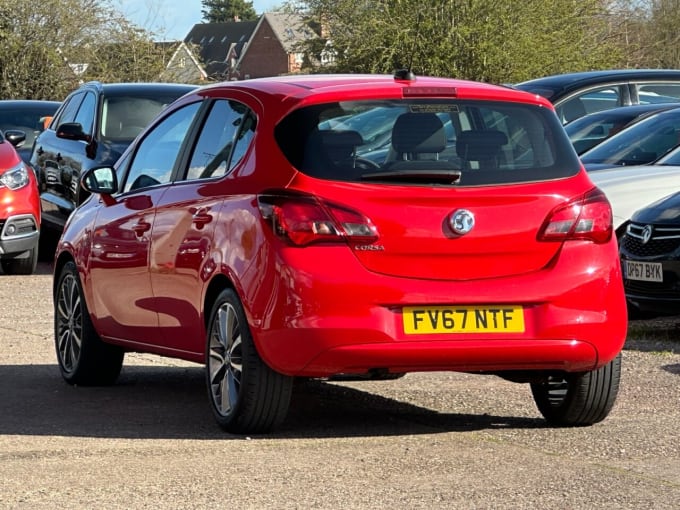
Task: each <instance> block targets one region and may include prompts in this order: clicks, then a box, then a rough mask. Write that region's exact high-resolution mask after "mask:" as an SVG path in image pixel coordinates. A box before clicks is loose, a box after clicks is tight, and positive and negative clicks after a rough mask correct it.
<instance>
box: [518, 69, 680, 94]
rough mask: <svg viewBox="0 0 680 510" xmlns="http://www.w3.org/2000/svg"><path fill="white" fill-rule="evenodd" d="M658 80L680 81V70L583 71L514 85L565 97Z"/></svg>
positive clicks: (522, 88)
mask: <svg viewBox="0 0 680 510" xmlns="http://www.w3.org/2000/svg"><path fill="white" fill-rule="evenodd" d="M631 79H635V80H658V79H673V80H678V81H680V70H677V69H608V70H603V71H583V72H577V73H565V74H555V75H552V76H544V77H542V78H535V79H532V80H528V81H524V82H521V83H517V84H515V85H514V87H515V88H518V89H520V90H530V91H536V90H537V89H545V90H550V91H552V94H550V95H549V96H548V95H546V97H554V96H557V95H560V96H561V95H563V94H565V93H568V92H570V91H572V90H575V89H579V88H582V87H587V86H589V85H596V84H598V83H607V82H617V81H626V80H631ZM544 95H545V94H544Z"/></svg>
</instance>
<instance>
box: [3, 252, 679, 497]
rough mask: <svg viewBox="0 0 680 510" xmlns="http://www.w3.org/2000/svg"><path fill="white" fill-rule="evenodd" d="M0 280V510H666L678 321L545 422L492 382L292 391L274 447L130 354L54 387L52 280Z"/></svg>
mask: <svg viewBox="0 0 680 510" xmlns="http://www.w3.org/2000/svg"><path fill="white" fill-rule="evenodd" d="M39 269H40V270H39V274H36V275H33V276H29V277H7V276H0V291H1V292H2V295H3V296H4V306H3V313H2V314H0V347H1V348H2V352H3V354H2V363H1V364H0V402H1V403H2V407H1V408H0V411H1V413H0V508H3V509H42V508H45V509H47V508H49V509H69V510H73V509H91V508H110V509H118V508H121V509H122V508H126V509H128V508H135V509H136V508H139V509H146V508H149V509H150V508H153V509H156V508H161V507H162V508H165V509H189V508H197V509H198V508H208V507H213V508H229V507H238V508H241V509H261V508H271V509H280V508H300V509H312V508H318V509H366V508H376V509H382V508H387V507H390V508H404V509H416V508H423V509H425V508H427V509H432V508H442V509H444V508H446V509H450V508H466V509H468V508H469V509H474V508H480V509H482V508H484V509H486V508H493V509H496V508H498V509H501V508H503V509H506V508H520V509H521V508H527V509H534V508H553V509H580V508H583V509H591V508H617V509H628V508H630V509H642V508H644V509H647V508H655V509H666V508H667V509H672V508H677V507H678V501H680V448H679V447H678V432H677V429H678V423H680V384H678V383H679V382H680V340H677V339H678V338H679V335H678V330H679V327H680V318H670V319H664V320H663V321H637V322H631V325H630V334H629V339H628V341H627V344H626V348H625V350H624V354H623V363H624V365H623V366H624V373H623V379H622V385H621V392H620V394H619V399H618V401H617V403H616V406H615V407H614V410H613V411H612V413H611V415H610V416H609V417H608V418H607V419H606V420H605V421H604V422H602V423H600V424H597V425H595V426H592V427H584V428H572V429H555V428H549V427H546V426H545V423H544V422H543V420H542V419H541V418H540V415H539V414H538V412H537V410H536V408H535V406H534V404H533V401H532V400H531V396H530V392H529V389H528V387H527V386H526V385H518V384H513V383H510V382H506V381H503V380H501V379H498V378H496V377H492V376H477V375H467V374H456V373H435V374H409V375H407V376H406V377H404V378H402V379H399V380H395V381H387V382H352V383H349V382H345V383H329V382H319V381H311V382H301V383H299V384H298V385H297V386H296V388H295V391H294V396H293V403H292V406H291V410H290V413H289V416H288V419H287V421H286V422H285V423H284V425H283V427H282V428H281V429H280V430H279V431H277V432H276V433H274V434H271V435H267V436H257V437H238V436H231V435H227V434H224V433H222V432H221V431H220V430H218V429H217V427H216V426H215V425H214V423H213V420H212V417H211V415H210V411H209V408H208V404H207V396H206V393H205V388H204V382H203V372H202V369H201V367H199V366H197V365H193V364H189V363H183V362H178V361H174V360H168V359H164V358H159V357H156V356H150V355H140V354H130V355H128V357H127V358H126V363H125V366H124V369H123V373H122V376H121V378H120V381H119V384H117V385H116V386H113V387H109V388H79V387H75V388H73V387H70V386H67V385H66V384H64V383H63V382H62V381H61V379H60V376H59V374H58V370H57V367H56V364H55V357H54V352H53V346H52V302H51V297H50V286H51V275H50V270H49V267H48V266H46V265H44V264H41V265H40V268H39Z"/></svg>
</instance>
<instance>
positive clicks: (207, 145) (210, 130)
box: [187, 100, 255, 179]
mask: <svg viewBox="0 0 680 510" xmlns="http://www.w3.org/2000/svg"><path fill="white" fill-rule="evenodd" d="M254 131H255V117H254V115H253V114H252V113H250V111H249V110H248V108H247V107H246V106H244V105H243V104H241V103H237V102H236V101H227V100H218V101H215V102H214V103H213V105H212V108H211V109H210V113H209V114H208V118H207V119H206V121H205V123H204V124H203V127H202V129H201V133H200V134H199V136H198V140H197V142H196V146H195V148H194V152H193V154H192V155H191V162H190V164H189V171H188V172H187V179H206V178H210V177H220V176H222V175H225V174H226V173H227V172H228V171H229V170H231V169H232V168H233V167H234V166H235V165H236V164H237V163H238V162H239V161H240V159H241V158H242V157H243V155H244V154H245V152H246V149H247V148H248V145H249V143H250V140H251V139H252V137H253V134H254Z"/></svg>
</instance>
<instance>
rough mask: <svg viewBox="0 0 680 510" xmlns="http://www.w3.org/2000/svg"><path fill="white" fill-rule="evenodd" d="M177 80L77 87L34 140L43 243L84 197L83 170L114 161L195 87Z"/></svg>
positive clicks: (90, 84) (61, 228)
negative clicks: (81, 183) (145, 129)
mask: <svg viewBox="0 0 680 510" xmlns="http://www.w3.org/2000/svg"><path fill="white" fill-rule="evenodd" d="M195 88H196V86H195V85H184V84H175V83H115V84H113V83H112V84H102V83H100V82H88V83H85V84H83V85H82V86H80V87H79V88H78V89H76V90H75V91H73V92H72V93H71V94H69V96H68V97H67V98H66V99H65V100H64V102H63V104H62V105H61V107H60V108H59V110H58V111H57V112H56V114H55V116H54V119H53V120H52V122H51V123H50V125H49V127H48V128H47V129H46V130H45V131H43V132H42V133H40V135H38V137H37V138H36V140H35V143H34V145H33V152H32V154H31V158H30V163H31V165H32V167H33V169H34V170H35V171H36V174H37V176H38V186H39V188H40V205H41V209H42V223H41V237H40V239H41V244H43V243H44V242H45V243H47V242H50V241H53V240H54V237H55V236H54V235H51V236H50V235H49V234H60V233H61V231H62V230H63V228H64V224H65V222H66V219H67V218H68V217H69V215H70V214H71V212H72V211H73V210H74V209H75V208H76V207H77V206H78V205H80V204H81V203H82V201H83V200H84V199H85V198H86V193H85V191H84V190H83V189H82V188H81V186H80V176H81V175H82V174H83V173H84V172H85V171H86V170H88V169H89V168H92V167H94V166H100V165H113V164H114V163H115V162H116V161H117V160H118V158H119V157H120V155H121V154H122V153H123V152H124V151H125V149H126V148H127V147H128V145H130V143H131V142H132V140H134V139H135V137H136V136H137V135H138V134H139V133H141V132H142V131H143V130H144V128H145V127H146V126H147V125H148V124H149V123H150V122H151V120H152V119H154V118H155V117H156V115H157V114H158V113H159V112H160V111H161V110H163V109H164V108H165V107H166V106H168V105H169V104H170V103H172V102H173V101H175V99H177V98H179V97H181V96H183V95H184V94H186V93H187V92H189V91H191V90H193V89H195Z"/></svg>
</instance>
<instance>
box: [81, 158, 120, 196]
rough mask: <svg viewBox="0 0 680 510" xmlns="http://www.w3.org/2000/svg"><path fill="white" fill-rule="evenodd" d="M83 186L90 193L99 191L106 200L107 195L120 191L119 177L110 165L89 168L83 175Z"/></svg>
mask: <svg viewBox="0 0 680 510" xmlns="http://www.w3.org/2000/svg"><path fill="white" fill-rule="evenodd" d="M82 186H83V188H85V190H87V191H89V192H90V193H99V194H100V195H102V196H103V197H104V199H105V201H106V197H107V196H110V195H112V194H113V193H115V192H117V191H118V177H117V176H116V171H115V170H114V169H113V168H111V167H110V166H100V167H95V168H91V169H89V170H88V171H87V172H85V174H84V175H83V179H82Z"/></svg>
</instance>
